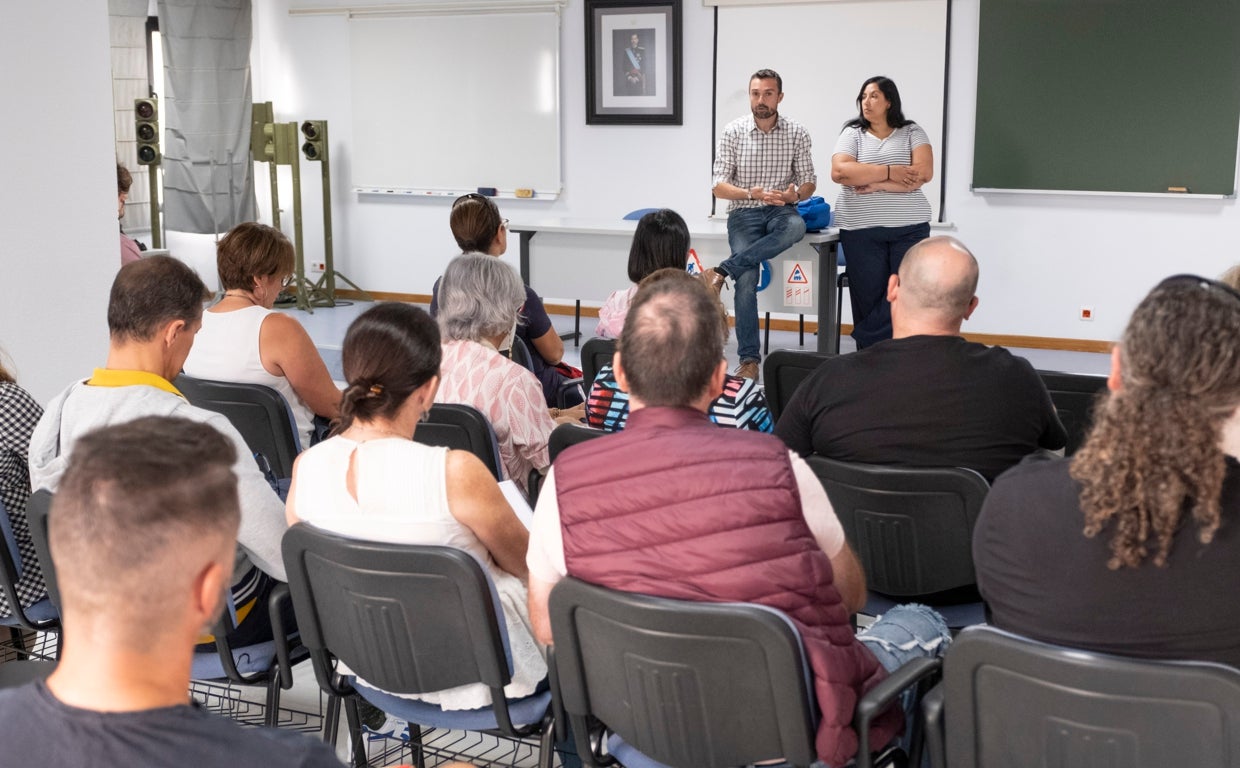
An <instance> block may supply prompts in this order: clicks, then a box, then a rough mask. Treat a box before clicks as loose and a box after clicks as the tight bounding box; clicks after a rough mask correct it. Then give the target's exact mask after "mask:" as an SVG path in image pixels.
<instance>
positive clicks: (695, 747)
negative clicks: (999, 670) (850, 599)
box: [549, 578, 939, 768]
mask: <svg viewBox="0 0 1240 768" xmlns="http://www.w3.org/2000/svg"><path fill="white" fill-rule="evenodd" d="M549 611H550V616H551V628H552V635H553V636H554V637H555V647H554V663H555V677H554V678H553V680H554V682H553V686H554V687H555V690H556V692H557V699H558V700H559V701H560V702H561V704H562V706H563V709H564V710H565V711H566V712H567V713H568V718H569V720H570V722H571V723H572V730H573V735H574V737H575V739H576V742H577V753H578V754H579V755H581V757H582V759H583V761H584V762H585V763H586V764H587V765H590V766H598V765H609V764H611V762H612V761H611V760H609V759H608V758H607V757H605V756H603V755H601V754H600V751H599V748H598V747H599V745H600V743H601V742H600V741H599V739H598V738H596V737H598V736H599V734H598V732H597V729H592V728H591V725H590V723H591V722H592V720H597V721H598V722H601V723H602V724H603V725H604V726H605V727H606V729H607V731H609V732H610V733H612V734H614V736H613V737H612V738H611V739H609V744H610V745H611V747H612V753H613V755H614V756H615V757H616V758H618V759H619V760H620V762H621V763H623V764H624V765H626V766H629V767H630V768H638V766H642V765H648V764H650V763H651V761H657V762H658V763H662V764H664V765H667V766H675V767H677V768H697V767H699V766H735V765H747V764H751V763H754V762H756V761H759V760H766V759H771V758H777V757H783V758H784V759H785V760H787V761H788V763H789V764H790V765H794V766H809V765H810V764H811V763H813V762H814V761H815V760H816V759H817V756H816V751H815V749H814V737H815V733H816V729H817V722H816V721H817V712H816V709H815V704H814V695H813V687H812V684H811V680H812V673H811V671H810V668H809V665H808V663H807V662H806V660H805V656H804V653H803V650H802V648H801V638H800V635H799V634H798V633H797V630H796V627H795V626H794V625H793V624H792V622H790V621H789V620H788V618H787V616H785V615H784V614H782V613H780V612H779V611H776V610H774V609H771V608H767V607H765V606H761V605H753V604H739V603H698V602H686V601H682V600H669V599H666V598H659V597H649V596H646V595H637V594H632V593H627V592H617V591H615V590H611V589H605V588H603V587H598V586H594V585H591V584H587V583H586V582H583V581H579V580H577V579H574V578H566V579H563V580H562V581H560V582H559V583H558V584H556V586H555V588H554V589H553V590H552V591H551V598H550V603H549ZM938 666H939V662H938V660H937V659H918V660H917V661H915V662H912V663H910V664H908V665H906V666H904V667H902V668H901V669H899V670H897V671H896V672H895V673H893V674H892V675H891V676H890V677H889V678H888V679H887V680H885V681H884V682H883V683H882V684H881V685H880V686H878V687H876V688H874V689H872V690H871V691H869V692H867V693H866V695H865V696H864V697H862V699H861V701H860V702H858V705H857V717H856V719H855V720H854V724H855V726H856V727H857V728H858V733H859V734H868V733H869V725H870V722H871V720H872V719H873V718H874V717H875V716H877V715H878V714H879V713H881V712H882V711H884V709H885V708H886V706H887V704H889V703H890V702H891V701H894V699H895V697H896V696H898V694H899V693H900V691H902V690H903V689H905V688H907V687H909V686H910V685H912V684H914V683H916V682H918V681H920V680H921V679H922V678H923V677H926V676H929V675H932V674H934V673H936V672H937V669H938ZM897 753H899V750H897V749H895V748H889V749H888V750H886V751H885V752H884V753H883V754H882V755H880V756H878V757H874V756H872V755H870V754H869V752H868V750H863V752H862V753H861V754H859V755H858V759H857V765H858V766H870V765H873V764H876V763H879V764H881V763H884V762H886V761H887V760H888V759H890V758H893V757H895V755H896V754H897ZM900 754H902V753H900Z"/></svg>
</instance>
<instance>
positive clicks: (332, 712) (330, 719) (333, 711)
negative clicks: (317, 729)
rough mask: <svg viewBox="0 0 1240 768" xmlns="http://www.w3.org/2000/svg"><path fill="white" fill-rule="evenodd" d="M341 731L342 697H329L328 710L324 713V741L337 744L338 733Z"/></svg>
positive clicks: (333, 744)
mask: <svg viewBox="0 0 1240 768" xmlns="http://www.w3.org/2000/svg"><path fill="white" fill-rule="evenodd" d="M339 731H340V697H339V696H328V697H327V711H326V712H324V713H323V741H325V742H327V743H328V744H331V745H332V748H333V749H334V748H335V746H336V741H337V737H336V734H337V733H338V732H339Z"/></svg>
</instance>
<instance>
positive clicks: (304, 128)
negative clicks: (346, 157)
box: [301, 120, 327, 161]
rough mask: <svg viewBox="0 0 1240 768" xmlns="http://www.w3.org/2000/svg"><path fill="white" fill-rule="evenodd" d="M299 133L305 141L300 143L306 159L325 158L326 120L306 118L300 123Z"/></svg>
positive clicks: (322, 159)
mask: <svg viewBox="0 0 1240 768" xmlns="http://www.w3.org/2000/svg"><path fill="white" fill-rule="evenodd" d="M301 135H302V136H303V137H305V142H304V143H303V144H302V145H301V153H302V154H303V155H305V156H306V159H307V160H315V161H326V160H327V121H326V120H306V121H305V122H303V123H302V124H301Z"/></svg>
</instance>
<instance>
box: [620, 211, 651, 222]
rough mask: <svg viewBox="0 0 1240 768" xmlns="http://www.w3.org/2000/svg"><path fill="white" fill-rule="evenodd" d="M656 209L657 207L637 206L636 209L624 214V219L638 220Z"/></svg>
mask: <svg viewBox="0 0 1240 768" xmlns="http://www.w3.org/2000/svg"><path fill="white" fill-rule="evenodd" d="M657 210H659V209H658V208H638V209H637V210H636V211H629V212H628V213H626V214H624V220H625V221H639V220H640V219H641V217H643V216H645V215H646V214H648V213H654V212H655V211H657Z"/></svg>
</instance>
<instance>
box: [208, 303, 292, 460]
mask: <svg viewBox="0 0 1240 768" xmlns="http://www.w3.org/2000/svg"><path fill="white" fill-rule="evenodd" d="M273 312H275V310H273V309H265V308H263V307H245V308H244V309H234V310H233V311H232V312H203V313H202V330H200V331H198V335H197V336H195V337H194V345H193V346H192V347H190V350H189V357H187V358H186V359H185V366H184V368H185V372H186V373H187V374H189V375H190V376H193V377H194V378H196V379H214V380H216V381H235V382H240V383H242V384H262V385H263V386H267V387H271V388H272V389H274V390H275V391H277V392H279V393H280V394H281V395H283V396H284V399H285V400H286V401H288V404H289V408H291V409H292V411H293V419H294V420H295V421H296V422H297V433H298V435H299V436H300V437H301V447H302V448H305V447H306V446H308V445H310V435H311V433H312V432H313V430H314V412H313V411H311V410H310V407H309V406H307V405H306V404H305V402H304V401H302V399H301V398H300V397H298V396H297V393H296V392H294V391H293V385H292V384H289V382H288V379H286V378H284V377H283V376H273V375H272V374H271V373H269V372H268V371H267V369H266V368H264V367H263V361H262V358H261V357H259V354H258V334H259V330H260V329H261V328H262V326H263V321H264V320H266V319H267V315H270V314H272V313H273Z"/></svg>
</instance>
